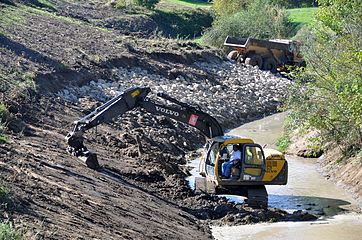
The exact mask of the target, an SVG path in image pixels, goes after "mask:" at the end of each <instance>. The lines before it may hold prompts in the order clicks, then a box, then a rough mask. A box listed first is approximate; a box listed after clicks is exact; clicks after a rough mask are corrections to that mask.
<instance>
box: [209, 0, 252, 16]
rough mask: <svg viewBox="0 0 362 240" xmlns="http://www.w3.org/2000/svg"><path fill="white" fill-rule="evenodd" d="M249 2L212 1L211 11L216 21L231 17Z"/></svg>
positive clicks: (244, 0)
mask: <svg viewBox="0 0 362 240" xmlns="http://www.w3.org/2000/svg"><path fill="white" fill-rule="evenodd" d="M249 2H250V0H214V4H213V9H214V12H215V15H216V18H217V19H221V18H225V17H228V16H231V15H233V14H235V13H237V12H239V11H240V10H242V9H245V8H246V6H247V5H248V4H249Z"/></svg>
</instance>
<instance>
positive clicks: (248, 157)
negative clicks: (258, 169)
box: [244, 146, 264, 165]
mask: <svg viewBox="0 0 362 240" xmlns="http://www.w3.org/2000/svg"><path fill="white" fill-rule="evenodd" d="M244 161H245V163H246V164H250V165H262V164H264V155H263V151H262V149H261V148H260V147H259V146H245V148H244Z"/></svg>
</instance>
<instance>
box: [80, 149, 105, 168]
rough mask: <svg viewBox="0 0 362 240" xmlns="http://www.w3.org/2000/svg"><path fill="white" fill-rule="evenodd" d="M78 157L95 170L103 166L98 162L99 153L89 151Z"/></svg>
mask: <svg viewBox="0 0 362 240" xmlns="http://www.w3.org/2000/svg"><path fill="white" fill-rule="evenodd" d="M78 159H79V160H81V161H82V162H84V163H85V164H86V165H87V167H89V168H91V169H93V170H98V169H100V168H101V167H100V165H99V163H98V159H97V154H95V153H92V152H89V153H88V154H86V155H85V156H78Z"/></svg>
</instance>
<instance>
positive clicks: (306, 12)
mask: <svg viewBox="0 0 362 240" xmlns="http://www.w3.org/2000/svg"><path fill="white" fill-rule="evenodd" d="M317 10H318V8H293V9H288V10H287V12H288V13H289V19H290V20H291V21H292V22H293V23H297V24H311V23H312V22H313V19H314V15H315V13H316V12H317Z"/></svg>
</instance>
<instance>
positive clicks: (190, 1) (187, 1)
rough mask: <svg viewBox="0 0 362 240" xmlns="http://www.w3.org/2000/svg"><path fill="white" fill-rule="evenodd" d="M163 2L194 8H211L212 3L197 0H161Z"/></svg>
mask: <svg viewBox="0 0 362 240" xmlns="http://www.w3.org/2000/svg"><path fill="white" fill-rule="evenodd" d="M160 2H161V3H171V4H176V5H181V6H184V7H192V8H210V7H211V6H212V3H208V2H203V1H197V0H161V1H160Z"/></svg>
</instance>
